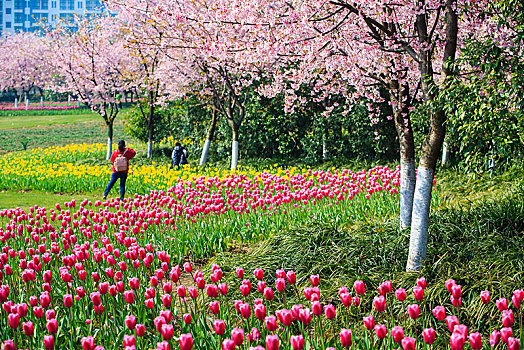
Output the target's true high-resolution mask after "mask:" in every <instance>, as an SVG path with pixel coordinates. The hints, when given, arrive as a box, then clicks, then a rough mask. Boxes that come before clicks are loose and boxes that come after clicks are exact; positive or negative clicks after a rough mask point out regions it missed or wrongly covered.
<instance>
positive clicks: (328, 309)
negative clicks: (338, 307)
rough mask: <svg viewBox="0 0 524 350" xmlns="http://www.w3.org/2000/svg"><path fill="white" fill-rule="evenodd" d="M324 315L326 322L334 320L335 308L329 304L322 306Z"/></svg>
mask: <svg viewBox="0 0 524 350" xmlns="http://www.w3.org/2000/svg"><path fill="white" fill-rule="evenodd" d="M324 314H325V315H326V318H327V319H328V320H334V319H335V316H336V312H335V307H334V306H333V305H331V304H329V305H326V306H324Z"/></svg>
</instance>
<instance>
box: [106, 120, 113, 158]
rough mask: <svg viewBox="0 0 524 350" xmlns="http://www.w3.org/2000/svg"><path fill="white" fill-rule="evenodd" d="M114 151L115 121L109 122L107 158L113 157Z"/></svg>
mask: <svg viewBox="0 0 524 350" xmlns="http://www.w3.org/2000/svg"><path fill="white" fill-rule="evenodd" d="M112 153H113V122H112V121H110V122H109V123H107V153H106V160H109V159H111V154H112Z"/></svg>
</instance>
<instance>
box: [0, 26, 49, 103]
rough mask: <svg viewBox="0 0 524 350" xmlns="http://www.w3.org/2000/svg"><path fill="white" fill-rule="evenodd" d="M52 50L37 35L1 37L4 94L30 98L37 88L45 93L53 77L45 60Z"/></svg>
mask: <svg viewBox="0 0 524 350" xmlns="http://www.w3.org/2000/svg"><path fill="white" fill-rule="evenodd" d="M47 50H48V47H47V46H46V45H45V44H44V41H43V39H42V38H41V37H39V36H38V35H36V34H34V33H23V32H20V33H16V34H13V35H5V36H3V37H2V38H0V62H1V66H2V68H1V69H0V92H3V91H8V90H9V91H12V92H13V93H14V95H15V98H17V99H19V98H21V97H22V96H25V97H26V98H29V93H30V91H31V90H32V89H33V88H37V89H40V92H41V93H42V91H43V88H44V87H45V83H46V81H47V80H48V77H49V70H48V65H47V64H46V60H45V57H46V56H47Z"/></svg>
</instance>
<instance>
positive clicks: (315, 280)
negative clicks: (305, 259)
mask: <svg viewBox="0 0 524 350" xmlns="http://www.w3.org/2000/svg"><path fill="white" fill-rule="evenodd" d="M309 281H310V282H311V285H312V286H313V287H316V286H318V282H319V277H318V275H311V276H310V277H309Z"/></svg>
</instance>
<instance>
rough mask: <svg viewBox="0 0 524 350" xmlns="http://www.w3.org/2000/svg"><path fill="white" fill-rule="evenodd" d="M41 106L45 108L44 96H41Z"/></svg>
mask: <svg viewBox="0 0 524 350" xmlns="http://www.w3.org/2000/svg"><path fill="white" fill-rule="evenodd" d="M40 105H41V106H42V107H44V96H40Z"/></svg>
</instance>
